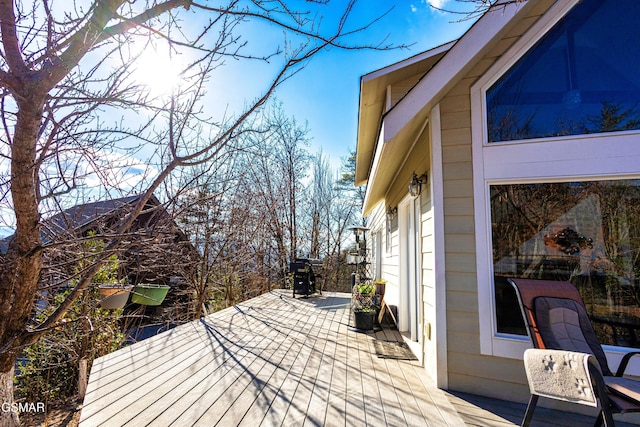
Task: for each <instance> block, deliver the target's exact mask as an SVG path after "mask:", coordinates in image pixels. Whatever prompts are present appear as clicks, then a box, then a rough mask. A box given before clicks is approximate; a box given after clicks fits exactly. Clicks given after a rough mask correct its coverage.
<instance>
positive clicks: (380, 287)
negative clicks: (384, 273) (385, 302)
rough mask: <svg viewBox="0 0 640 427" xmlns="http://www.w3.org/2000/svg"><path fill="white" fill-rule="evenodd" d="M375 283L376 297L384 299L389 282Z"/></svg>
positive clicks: (379, 281) (379, 280) (380, 281)
mask: <svg viewBox="0 0 640 427" xmlns="http://www.w3.org/2000/svg"><path fill="white" fill-rule="evenodd" d="M374 283H375V285H376V295H380V296H381V297H384V293H385V291H386V289H387V281H386V280H384V279H376V281H375V282H374Z"/></svg>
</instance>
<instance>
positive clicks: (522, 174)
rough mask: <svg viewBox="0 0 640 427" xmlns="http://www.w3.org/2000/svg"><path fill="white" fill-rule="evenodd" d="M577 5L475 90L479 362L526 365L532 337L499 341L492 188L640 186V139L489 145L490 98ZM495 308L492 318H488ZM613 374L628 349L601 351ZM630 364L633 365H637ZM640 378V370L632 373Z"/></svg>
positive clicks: (566, 1) (566, 0)
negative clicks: (487, 358) (633, 182)
mask: <svg viewBox="0 0 640 427" xmlns="http://www.w3.org/2000/svg"><path fill="white" fill-rule="evenodd" d="M577 2H578V0H561V1H559V2H557V3H556V4H555V5H554V6H553V7H552V8H551V9H550V10H549V12H548V13H547V14H545V15H544V16H542V17H541V18H540V19H539V20H538V22H536V23H535V24H534V25H533V26H532V27H531V29H529V31H528V32H527V33H526V34H525V35H524V36H523V37H521V38H520V40H519V41H517V42H516V43H515V44H514V45H513V46H512V47H511V48H510V49H509V50H508V51H507V52H506V53H505V54H504V55H502V57H501V58H500V59H499V60H497V61H496V62H495V63H494V64H493V66H492V67H490V68H489V70H488V71H487V72H486V73H485V74H484V75H483V76H482V77H481V78H480V79H479V80H478V81H477V82H476V83H475V84H474V85H473V86H472V87H471V111H472V113H471V120H472V132H471V138H472V148H473V177H474V183H473V185H474V200H475V203H474V206H475V207H474V209H475V229H476V265H477V275H478V304H479V307H481V309H480V310H479V322H480V351H481V353H482V354H486V355H493V356H500V357H508V358H515V359H522V355H523V353H524V350H525V349H527V348H529V347H530V343H529V339H528V338H527V337H523V336H519V335H511V334H499V333H497V327H496V317H495V316H496V315H495V313H496V310H495V298H494V289H493V259H492V252H493V251H492V243H491V211H490V209H491V207H490V204H489V202H488V201H489V187H490V186H491V185H498V184H523V183H545V182H559V181H565V182H568V181H587V180H605V179H606V180H609V179H631V178H640V168H639V167H638V165H640V131H638V130H634V131H624V132H611V133H606V134H592V135H571V136H565V137H554V138H538V139H528V140H520V141H507V142H491V143H489V142H488V137H487V127H486V123H487V113H486V102H485V100H486V91H487V90H488V89H489V88H490V87H491V86H492V85H493V84H494V83H495V82H496V80H498V79H499V78H500V77H501V76H502V75H503V74H504V73H505V72H506V71H508V70H509V69H510V68H511V67H512V66H513V65H514V64H515V62H516V61H517V60H518V59H520V58H521V57H522V56H523V55H524V54H525V53H526V52H528V51H529V49H531V48H532V47H533V45H534V44H535V43H536V42H537V41H538V40H539V39H540V38H541V37H542V35H544V34H546V33H547V32H548V31H549V29H551V28H552V27H553V26H554V25H555V24H556V23H557V22H558V21H559V20H560V19H561V18H562V17H563V16H564V15H565V14H566V13H567V12H568V11H569V10H570V9H571V8H572V7H573V6H574V5H575V4H576V3H577ZM485 308H490V311H489V312H490V313H492V315H491V316H487V315H486V313H487V310H486V309H485ZM604 347H605V352H606V353H607V357H608V358H609V362H610V363H611V366H612V367H615V366H617V364H618V363H619V360H620V359H621V357H622V354H623V352H626V351H628V350H629V349H624V348H621V347H615V346H604ZM632 363H633V362H632ZM630 369H632V371H633V372H634V373H636V374H638V373H640V362H637V361H636V362H635V364H632V365H630Z"/></svg>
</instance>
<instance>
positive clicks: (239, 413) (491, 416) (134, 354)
mask: <svg viewBox="0 0 640 427" xmlns="http://www.w3.org/2000/svg"><path fill="white" fill-rule="evenodd" d="M349 301H350V295H349V294H327V295H323V296H316V297H310V298H308V299H305V298H296V299H293V298H292V296H291V292H290V291H272V292H270V293H268V294H265V295H262V296H260V297H258V298H254V299H252V300H250V301H247V302H244V303H242V304H238V305H237V306H234V307H231V308H228V309H226V310H223V311H220V312H218V313H215V314H213V315H211V316H208V317H206V318H203V319H202V320H200V321H196V322H192V323H189V324H186V325H182V326H179V327H177V328H175V329H173V330H171V331H168V332H165V333H163V334H160V335H157V336H155V337H152V338H149V339H147V340H145V341H142V342H139V343H137V344H135V345H132V346H130V347H127V348H124V349H121V350H119V351H116V352H114V353H111V354H109V355H107V356H105V357H102V358H100V359H97V360H96V361H95V362H94V365H93V368H92V370H91V376H90V380H89V387H88V391H87V394H86V397H85V400H84V406H83V410H82V414H81V420H80V426H82V427H89V426H162V427H165V426H196V425H198V426H237V425H240V426H242V425H246V426H251V427H257V426H259V425H260V426H279V425H282V426H325V425H326V426H349V427H350V426H376V427H377V426H456V427H457V426H462V425H476V426H512V425H519V424H520V422H521V420H522V415H523V414H524V411H525V406H524V405H521V404H514V403H509V402H504V401H498V400H494V399H488V398H483V397H479V396H473V395H465V394H459V393H449V392H446V391H443V390H439V389H437V388H435V387H434V386H433V385H432V381H431V380H430V379H429V378H428V376H427V375H426V373H425V371H424V369H422V368H421V367H420V366H419V365H418V363H417V362H411V361H398V360H394V359H382V358H378V357H377V356H376V353H375V349H374V341H375V339H384V340H401V339H402V338H401V336H400V335H399V334H398V332H397V331H395V330H386V329H385V330H383V331H379V332H377V333H375V334H373V333H371V334H364V333H358V332H355V331H353V330H351V329H350V328H349ZM593 421H594V420H593V419H592V418H588V417H580V416H576V415H572V414H568V413H564V412H557V411H550V410H545V409H542V408H540V409H539V410H537V411H536V416H535V417H534V425H535V426H557V425H592V423H593Z"/></svg>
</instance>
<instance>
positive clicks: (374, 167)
mask: <svg viewBox="0 0 640 427" xmlns="http://www.w3.org/2000/svg"><path fill="white" fill-rule="evenodd" d="M382 135H384V123H382V125H381V127H380V133H379V134H378V143H377V144H376V152H375V154H374V155H373V163H372V164H371V171H370V172H369V180H368V181H367V191H365V193H364V203H362V209H363V211H362V216H363V217H365V216H367V215H368V214H369V212H370V211H371V209H372V208H373V207H374V206H375V204H377V201H375V204H372V205H371V206H369V203H370V201H371V200H370V199H371V197H372V195H371V193H372V192H373V189H374V188H375V186H376V172H377V171H378V166H379V165H380V157H381V156H382V148H383V145H384V144H382V141H381V139H380V138H381V136H382Z"/></svg>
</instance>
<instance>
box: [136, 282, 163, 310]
mask: <svg viewBox="0 0 640 427" xmlns="http://www.w3.org/2000/svg"><path fill="white" fill-rule="evenodd" d="M169 289H170V287H169V286H167V285H155V284H152V283H141V284H139V285H136V288H135V289H134V290H133V295H132V296H131V302H134V303H136V304H142V305H160V304H162V301H164V298H165V297H166V296H167V292H169Z"/></svg>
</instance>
